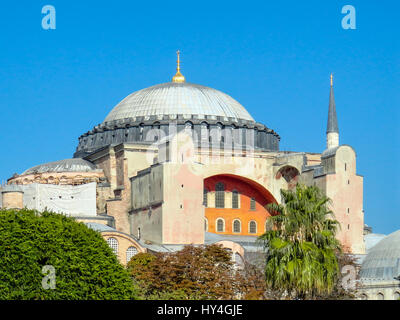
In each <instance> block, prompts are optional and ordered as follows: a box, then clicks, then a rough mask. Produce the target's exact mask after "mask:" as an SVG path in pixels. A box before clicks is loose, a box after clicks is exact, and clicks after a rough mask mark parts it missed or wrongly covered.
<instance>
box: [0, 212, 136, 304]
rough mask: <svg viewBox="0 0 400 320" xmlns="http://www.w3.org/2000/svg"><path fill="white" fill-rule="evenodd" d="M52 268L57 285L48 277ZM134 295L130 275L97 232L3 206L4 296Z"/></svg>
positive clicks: (0, 267)
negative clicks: (4, 208)
mask: <svg viewBox="0 0 400 320" xmlns="http://www.w3.org/2000/svg"><path fill="white" fill-rule="evenodd" d="M46 266H47V267H46ZM43 267H45V268H44V269H43ZM52 271H54V274H53V275H54V283H53V284H54V286H53V285H52V284H51V281H52V280H51V279H50V278H46V277H52V276H53V275H51V274H50V273H48V272H52ZM49 283H50V286H49ZM46 284H47V285H46ZM52 287H53V288H54V289H52ZM135 297H136V289H135V288H134V286H133V284H132V280H131V277H130V276H129V273H128V272H127V270H126V269H125V268H124V267H123V266H122V265H121V264H120V263H119V262H118V260H117V257H116V256H115V255H114V254H113V252H112V250H111V249H110V247H109V246H108V244H107V242H106V241H105V240H104V239H103V238H102V237H101V235H100V234H99V233H98V232H96V231H94V230H91V229H89V228H88V227H87V226H86V225H85V224H83V223H79V222H76V221H75V220H74V219H72V218H69V217H66V216H64V215H61V214H56V213H51V212H47V211H46V212H43V213H40V214H39V213H38V212H36V211H33V210H26V209H24V210H0V299H24V300H25V299H57V300H58V299H133V298H135Z"/></svg>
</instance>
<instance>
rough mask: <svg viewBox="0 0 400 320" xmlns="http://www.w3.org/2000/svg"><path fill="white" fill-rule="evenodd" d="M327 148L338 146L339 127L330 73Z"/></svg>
mask: <svg viewBox="0 0 400 320" xmlns="http://www.w3.org/2000/svg"><path fill="white" fill-rule="evenodd" d="M326 142H327V148H328V149H330V148H335V147H337V146H339V127H338V121H337V116H336V105H335V96H334V95H333V75H332V73H331V91H330V93H329V111H328V125H327V128H326Z"/></svg>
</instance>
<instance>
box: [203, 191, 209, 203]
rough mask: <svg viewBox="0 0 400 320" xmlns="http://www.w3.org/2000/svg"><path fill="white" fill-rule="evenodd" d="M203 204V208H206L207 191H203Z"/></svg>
mask: <svg viewBox="0 0 400 320" xmlns="http://www.w3.org/2000/svg"><path fill="white" fill-rule="evenodd" d="M203 204H204V206H205V207H208V190H207V189H204V192H203Z"/></svg>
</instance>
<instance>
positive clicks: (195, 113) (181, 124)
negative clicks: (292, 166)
mask: <svg viewBox="0 0 400 320" xmlns="http://www.w3.org/2000/svg"><path fill="white" fill-rule="evenodd" d="M171 124H176V126H177V131H178V132H179V131H181V130H184V129H190V130H193V131H194V132H195V133H196V134H194V135H193V138H194V140H196V137H198V142H200V140H201V139H206V140H207V141H209V142H210V143H212V144H213V145H215V144H217V145H218V144H219V143H221V144H223V143H224V140H227V139H224V138H225V135H230V137H229V139H230V138H231V137H232V140H228V141H232V143H233V144H235V148H237V147H238V146H241V147H243V148H246V147H250V148H255V149H262V150H274V151H277V150H279V140H280V137H279V135H278V134H277V133H276V132H275V131H273V130H272V129H269V128H267V127H266V126H264V125H262V124H260V123H257V122H255V121H254V119H253V117H252V116H251V115H250V114H249V113H248V112H247V110H246V109H245V108H244V107H243V106H242V105H241V104H240V103H239V102H237V101H236V100H235V99H233V98H232V97H230V96H229V95H227V94H225V93H223V92H221V91H219V90H216V89H213V88H210V87H205V86H202V85H198V84H192V83H188V82H186V80H185V77H184V76H183V75H182V74H181V72H180V61H179V51H178V67H177V73H176V75H175V76H174V77H173V78H172V81H171V82H167V83H163V84H159V85H155V86H152V87H149V88H146V89H142V90H139V91H136V92H133V93H132V94H130V95H129V96H127V97H126V98H125V99H123V100H122V101H121V102H120V103H118V104H117V105H116V106H115V107H114V108H113V109H112V110H111V112H110V113H109V114H108V115H107V117H106V118H105V120H104V122H103V123H101V124H99V125H97V126H95V127H94V128H93V129H92V130H90V131H89V132H87V133H85V134H83V135H82V136H80V137H79V144H78V147H77V149H76V152H75V154H74V157H84V156H86V155H88V154H90V153H92V152H95V151H96V150H98V149H100V148H102V147H105V146H107V145H116V144H120V143H150V144H151V143H154V142H155V141H157V140H158V139H159V138H161V137H162V136H167V135H169V129H170V125H171ZM152 129H157V130H159V132H160V134H159V137H158V136H156V137H155V136H154V134H148V133H149V131H150V130H152ZM213 129H214V130H213ZM212 132H220V134H217V135H213V134H212ZM213 138H214V141H213ZM216 140H217V141H216ZM195 142H196V141H195Z"/></svg>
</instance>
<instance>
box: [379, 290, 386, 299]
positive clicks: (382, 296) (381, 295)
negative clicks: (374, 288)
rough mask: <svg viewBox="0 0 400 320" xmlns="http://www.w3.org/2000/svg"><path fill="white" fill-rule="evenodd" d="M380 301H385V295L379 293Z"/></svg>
mask: <svg viewBox="0 0 400 320" xmlns="http://www.w3.org/2000/svg"><path fill="white" fill-rule="evenodd" d="M378 300H385V296H384V295H383V293H382V292H379V293H378Z"/></svg>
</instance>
